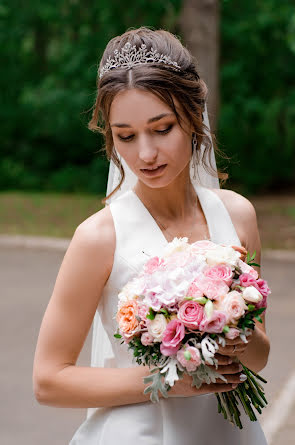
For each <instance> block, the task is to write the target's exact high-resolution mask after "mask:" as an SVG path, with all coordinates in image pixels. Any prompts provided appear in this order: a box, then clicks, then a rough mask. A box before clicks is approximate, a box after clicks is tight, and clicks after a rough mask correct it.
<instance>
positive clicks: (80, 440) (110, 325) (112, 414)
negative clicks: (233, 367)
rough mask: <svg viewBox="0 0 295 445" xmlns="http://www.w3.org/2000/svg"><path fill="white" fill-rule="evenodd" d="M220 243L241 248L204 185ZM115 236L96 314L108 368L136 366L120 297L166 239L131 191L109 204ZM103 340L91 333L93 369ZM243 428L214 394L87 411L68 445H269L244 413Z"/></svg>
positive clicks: (210, 222)
mask: <svg viewBox="0 0 295 445" xmlns="http://www.w3.org/2000/svg"><path fill="white" fill-rule="evenodd" d="M195 190H196V193H197V195H198V199H199V201H200V205H201V208H202V210H203V212H204V216H205V219H206V222H207V226H208V232H209V234H210V239H211V241H213V242H216V243H223V244H229V245H236V246H240V245H241V243H240V240H239V238H238V235H237V233H236V230H235V227H234V225H233V223H232V220H231V217H230V215H229V213H228V211H227V209H226V207H225V205H224V204H223V202H222V200H221V199H220V198H219V196H218V195H217V194H216V193H215V192H214V191H213V190H211V189H209V188H205V187H203V186H201V185H197V186H196V187H195ZM110 210H111V213H112V217H113V221H114V227H115V232H116V248H115V253H114V262H113V267H112V271H111V274H110V276H109V279H108V281H107V283H106V285H105V287H104V289H103V292H102V295H101V299H100V302H99V305H98V307H97V312H98V313H99V315H100V317H101V320H102V323H103V326H104V329H105V331H106V334H107V336H108V338H109V340H110V342H111V345H112V349H113V355H114V357H113V358H112V359H110V360H108V359H106V361H105V367H119V368H124V367H134V366H138V365H137V364H136V362H135V363H133V362H132V351H131V350H128V347H127V345H124V344H120V341H118V339H116V338H115V337H114V336H113V335H114V333H115V332H116V330H117V324H116V320H115V314H116V311H117V301H118V293H119V292H120V290H121V289H122V287H123V286H124V285H125V284H126V283H127V282H128V281H129V280H131V279H132V278H133V277H134V276H136V275H137V273H138V272H139V271H140V269H141V268H142V266H143V265H144V263H145V262H146V261H147V259H148V256H154V255H161V251H162V249H164V248H165V246H166V245H167V243H168V241H167V240H166V238H165V236H164V234H163V232H162V231H161V229H160V227H159V226H158V224H157V223H156V221H155V219H154V218H153V217H152V215H151V214H150V212H149V211H148V210H147V208H146V207H145V206H144V204H143V203H142V201H141V200H140V199H139V197H138V196H137V195H136V193H135V192H134V191H133V190H131V189H130V190H128V191H127V192H125V193H123V194H122V195H121V196H120V197H118V198H117V199H116V200H114V201H112V202H111V203H110ZM100 342H101V339H100V338H96V336H95V335H93V338H92V352H91V366H97V365H96V356H97V351H98V350H99V347H100ZM241 412H242V415H241V421H242V424H243V427H244V428H243V429H242V430H239V429H238V427H235V426H233V425H231V424H230V423H229V422H228V421H227V420H225V419H224V418H223V416H222V415H221V414H219V413H218V411H217V401H216V397H215V395H214V394H204V395H201V396H198V395H196V396H192V397H170V398H169V397H168V399H165V398H160V400H159V403H153V402H151V401H147V402H142V403H134V404H128V405H117V406H112V407H99V408H89V409H88V411H87V418H86V419H85V421H84V422H83V423H82V424H81V425H80V427H79V428H78V429H77V430H76V432H75V434H74V436H73V437H72V439H71V441H70V443H69V445H117V444H120V445H180V444H182V445H214V444H218V445H249V444H251V445H267V442H266V439H265V436H264V434H263V431H262V428H261V426H260V424H259V421H256V422H251V421H250V420H249V419H248V417H247V416H246V415H245V414H244V412H243V410H241Z"/></svg>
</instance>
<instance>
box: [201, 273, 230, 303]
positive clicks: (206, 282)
mask: <svg viewBox="0 0 295 445" xmlns="http://www.w3.org/2000/svg"><path fill="white" fill-rule="evenodd" d="M194 281H195V284H196V286H197V287H198V288H199V289H200V290H201V291H202V292H203V294H204V295H205V296H206V297H207V298H209V299H210V300H218V299H219V297H221V296H222V295H226V294H227V293H228V291H229V287H228V285H227V284H225V282H224V281H222V280H219V279H218V280H213V279H211V278H209V277H206V276H205V275H203V274H200V275H198V276H197V277H196V279H195V280H194Z"/></svg>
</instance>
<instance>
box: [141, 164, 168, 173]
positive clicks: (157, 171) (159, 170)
mask: <svg viewBox="0 0 295 445" xmlns="http://www.w3.org/2000/svg"><path fill="white" fill-rule="evenodd" d="M166 166H167V164H162V165H159V166H158V167H155V168H153V169H147V168H141V169H140V171H141V172H142V173H143V174H144V175H145V176H159V175H161V174H162V172H163V171H164V170H165V168H166Z"/></svg>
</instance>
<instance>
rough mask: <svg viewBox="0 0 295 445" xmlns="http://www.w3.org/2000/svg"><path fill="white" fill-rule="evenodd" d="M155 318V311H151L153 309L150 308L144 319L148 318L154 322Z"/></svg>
mask: <svg viewBox="0 0 295 445" xmlns="http://www.w3.org/2000/svg"><path fill="white" fill-rule="evenodd" d="M155 316H156V313H155V311H154V310H153V308H151V307H150V310H149V313H148V314H147V316H146V318H149V319H150V320H154V318H155Z"/></svg>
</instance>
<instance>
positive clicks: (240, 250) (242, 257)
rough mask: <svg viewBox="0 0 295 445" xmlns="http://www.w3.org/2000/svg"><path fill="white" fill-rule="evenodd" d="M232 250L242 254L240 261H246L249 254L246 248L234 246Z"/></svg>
mask: <svg viewBox="0 0 295 445" xmlns="http://www.w3.org/2000/svg"><path fill="white" fill-rule="evenodd" d="M232 248H233V249H235V250H236V251H237V252H240V253H241V256H240V260H242V261H245V259H246V256H247V253H248V251H247V249H245V247H243V246H232Z"/></svg>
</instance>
